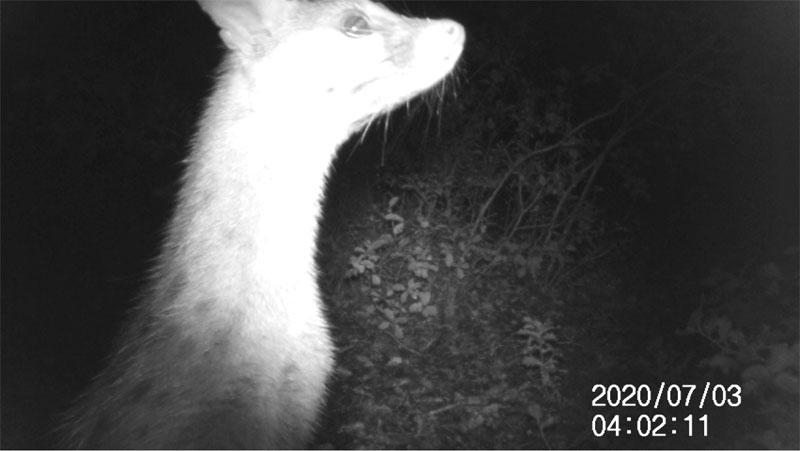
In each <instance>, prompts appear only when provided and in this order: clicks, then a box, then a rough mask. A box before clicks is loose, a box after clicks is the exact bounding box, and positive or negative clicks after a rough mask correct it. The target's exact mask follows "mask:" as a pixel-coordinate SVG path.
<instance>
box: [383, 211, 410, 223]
mask: <svg viewBox="0 0 800 451" xmlns="http://www.w3.org/2000/svg"><path fill="white" fill-rule="evenodd" d="M383 219H385V220H387V221H396V222H404V221H405V219H403V217H402V216H400V215H398V214H396V213H386V214H385V215H384V216H383Z"/></svg>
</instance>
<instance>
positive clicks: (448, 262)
mask: <svg viewBox="0 0 800 451" xmlns="http://www.w3.org/2000/svg"><path fill="white" fill-rule="evenodd" d="M351 258H352V257H351ZM454 260H455V259H454V258H453V254H452V253H450V252H446V253H445V255H444V265H445V266H447V267H448V268H449V267H451V266H453V261H454Z"/></svg>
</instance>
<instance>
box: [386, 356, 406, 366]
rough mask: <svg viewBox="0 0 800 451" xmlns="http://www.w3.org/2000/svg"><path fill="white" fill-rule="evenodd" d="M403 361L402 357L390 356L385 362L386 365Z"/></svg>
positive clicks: (398, 363) (399, 363)
mask: <svg viewBox="0 0 800 451" xmlns="http://www.w3.org/2000/svg"><path fill="white" fill-rule="evenodd" d="M402 363H403V358H402V357H392V358H391V359H389V362H387V363H386V366H397V365H401V364H402Z"/></svg>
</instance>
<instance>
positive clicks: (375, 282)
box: [372, 274, 381, 287]
mask: <svg viewBox="0 0 800 451" xmlns="http://www.w3.org/2000/svg"><path fill="white" fill-rule="evenodd" d="M380 284H381V276H379V275H377V274H373V275H372V285H374V286H376V287H377V286H379V285H380Z"/></svg>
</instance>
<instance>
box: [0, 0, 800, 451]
mask: <svg viewBox="0 0 800 451" xmlns="http://www.w3.org/2000/svg"><path fill="white" fill-rule="evenodd" d="M391 3H392V4H393V5H394V6H393V7H394V9H397V10H401V11H406V10H407V11H410V12H411V13H413V14H415V15H430V16H442V17H444V16H446V17H451V18H453V19H455V20H458V21H460V22H462V23H463V24H464V25H465V27H466V29H467V36H468V37H467V48H466V50H465V53H464V60H463V61H462V63H461V64H462V67H461V68H460V69H459V77H460V78H459V83H460V85H461V86H462V87H463V86H464V85H465V84H468V83H469V82H470V76H471V75H472V74H475V73H476V72H477V71H479V70H480V63H481V61H480V60H479V58H478V56H477V55H476V53H473V52H477V51H476V50H475V49H476V48H479V47H480V46H483V47H486V46H487V45H490V44H489V43H491V42H493V40H503V39H505V40H508V39H509V36H514V37H515V38H513V39H516V41H515V45H516V53H517V55H518V56H519V57H520V58H521V59H522V61H524V66H523V67H524V70H526V71H529V72H528V73H526V75H525V76H528V75H529V76H530V77H532V78H535V79H537V80H538V79H541V80H547V79H551V78H552V77H553V75H552V74H553V73H555V72H556V71H557V70H558V69H560V68H565V69H567V70H569V71H577V70H580V68H581V67H584V66H587V65H594V64H608V65H609V66H610V67H612V69H613V70H615V71H617V72H619V73H627V74H628V75H630V78H631V79H632V80H635V81H638V82H646V81H647V80H648V79H649V78H650V77H652V76H653V75H656V74H658V73H659V71H660V70H661V68H662V67H663V68H666V67H668V66H669V65H670V62H669V61H662V60H660V59H659V57H658V55H652V56H651V58H649V59H642V58H639V59H637V60H636V61H633V60H626V55H625V54H624V53H620V51H619V48H616V47H615V46H614V45H613V44H614V42H615V39H617V40H625V39H635V38H636V36H633V37H631V36H626V34H625V33H626V31H627V30H626V29H624V25H623V24H625V23H627V21H630V20H631V17H632V15H633V14H634V12H635V10H636V8H643V9H644V10H646V12H644V13H642V14H644V16H645V17H646V18H647V19H648V20H653V18H654V17H657V15H656V14H657V13H654V12H652V11H651V10H652V9H655V10H657V11H658V8H661V9H662V10H663V11H666V12H669V13H674V14H676V15H679V16H680V15H682V16H685V17H690V18H696V19H697V20H698V21H701V22H702V21H704V20H708V22H709V24H712V25H715V26H716V25H719V26H723V27H724V26H727V27H728V28H726V29H725V31H726V33H728V35H732V36H735V38H734V39H732V40H729V41H727V46H726V47H725V48H720V49H719V52H720V54H719V55H720V58H723V57H724V58H725V61H726V62H725V64H724V65H722V66H721V67H722V69H719V67H718V68H717V69H716V70H722V71H724V73H722V74H716V73H708V74H705V75H707V76H708V82H709V84H711V83H714V82H715V81H717V80H724V81H726V82H729V83H731V85H732V87H731V89H729V90H728V91H727V92H729V93H733V94H734V95H732V96H731V102H732V103H731V108H730V109H729V110H728V111H726V110H721V111H719V110H717V111H712V110H710V109H709V105H711V104H712V103H709V102H703V101H701V100H700V99H698V101H697V103H696V107H695V106H693V104H692V102H689V101H687V99H676V100H674V102H675V107H674V109H678V110H680V111H681V114H680V117H679V120H677V119H676V120H675V121H673V122H672V124H673V125H676V124H679V125H681V127H683V130H685V131H686V135H685V136H686V142H685V143H684V144H685V145H683V146H682V147H676V148H671V149H668V150H665V151H662V152H661V153H659V154H658V155H657V156H655V155H654V156H653V158H652V159H651V160H650V164H649V165H645V168H646V173H645V176H646V179H647V182H648V186H649V192H650V194H651V197H652V198H651V200H650V201H649V202H643V203H641V204H638V205H636V206H635V207H630V208H627V207H629V206H626V205H617V206H616V207H619V211H620V212H621V213H620V214H632V215H634V216H635V217H636V218H638V220H639V222H638V225H637V227H639V230H638V231H637V232H638V233H637V236H638V240H639V242H640V243H641V247H640V249H641V252H642V253H646V254H647V258H648V259H650V261H652V262H653V265H654V268H656V267H658V268H659V269H664V268H667V270H671V271H675V272H682V271H690V272H691V271H697V272H701V271H703V270H707V269H708V268H710V267H712V266H714V265H723V266H724V265H739V264H747V263H749V262H755V261H763V260H765V259H769V258H771V256H773V255H778V254H781V253H782V252H783V251H784V250H785V249H786V248H787V247H790V246H797V243H798V233H800V232H799V230H800V229H799V227H800V225H799V224H800V219H799V218H798V216H799V214H798V209H799V205H800V187H799V186H798V173H799V171H800V169H799V168H800V162H799V158H798V156H799V155H800V151H799V149H800V144H799V142H798V135H799V131H798V130H799V124H800V116H799V114H798V111H799V108H798V98H799V96H800V95H799V94H798V80H799V78H798V67H799V65H798V52H799V51H800V50H799V47H798V3H797V2H788V1H787V2H674V3H671V4H669V5H666V4H661V3H650V2H624V3H614V2H609V3H593V2H565V3H558V4H555V3H546V2H499V1H498V2H478V1H476V2H456V1H453V2H402V3H401V2H391ZM640 3H643V4H644V5H641V4H640ZM0 19H1V20H2V26H1V27H0V31H1V32H2V40H1V42H0V45H1V46H2V47H1V52H0V58H1V60H0V70H2V72H1V73H0V75H1V78H0V81H1V82H2V85H1V90H0V94H1V95H2V98H1V99H0V107H1V108H2V111H1V113H2V116H1V119H2V124H1V125H2V128H0V133H2V136H1V138H2V166H1V168H2V174H1V175H2V179H1V180H2V204H1V205H2V289H3V292H2V295H3V297H2V309H3V313H2V357H3V364H2V368H3V374H2V376H3V377H2V380H3V393H2V395H3V406H2V415H3V417H2V423H3V445H4V447H8V446H10V447H26V446H47V444H48V443H49V442H48V441H47V440H48V439H47V438H46V436H45V435H44V434H42V432H41V431H43V430H47V429H48V428H49V427H51V426H52V424H53V418H54V416H53V415H54V414H55V413H56V412H58V411H60V410H61V409H63V407H64V406H65V405H66V403H67V402H68V401H69V399H71V398H72V397H73V396H74V395H75V394H76V393H77V391H78V390H79V388H80V387H81V386H82V385H83V384H84V383H85V381H86V380H88V377H90V375H91V374H94V373H95V372H96V370H97V368H98V365H99V363H98V362H99V358H100V356H102V355H104V354H105V352H106V349H107V348H105V347H104V346H99V347H98V346H94V348H93V345H96V343H94V342H95V341H96V340H98V339H97V338H96V336H95V335H93V334H91V333H89V332H88V331H81V327H80V326H73V327H72V328H71V329H69V330H64V329H63V327H61V326H62V324H63V323H65V322H67V323H70V324H80V323H81V315H87V314H92V315H94V314H97V315H104V314H108V315H111V316H112V317H115V315H117V316H116V317H117V318H118V317H119V316H118V315H120V313H119V312H118V308H112V307H109V306H107V305H106V304H104V303H103V302H102V301H101V299H104V298H108V297H109V296H111V297H113V298H115V299H119V298H129V297H130V296H131V295H132V294H133V293H135V292H136V289H137V287H138V282H139V280H140V278H138V277H137V276H133V275H135V274H140V273H141V271H142V270H143V269H144V268H145V267H146V265H147V259H148V258H150V257H152V256H153V249H154V248H155V246H156V244H157V242H158V235H157V234H154V233H153V231H157V230H159V228H160V227H161V225H162V224H163V221H164V219H165V216H164V214H165V212H166V211H167V207H166V206H168V205H169V200H168V199H169V196H170V194H169V193H170V192H171V188H170V186H171V185H170V184H171V183H172V182H173V181H174V180H175V178H176V175H177V174H178V172H179V169H178V168H179V166H178V164H177V162H178V161H179V160H180V158H181V157H182V155H183V152H184V150H185V148H186V147H185V146H186V144H185V143H186V140H187V139H188V138H189V136H190V134H191V131H192V127H193V123H194V120H195V118H196V117H197V114H198V113H199V109H200V107H201V106H202V100H203V98H204V96H205V95H206V93H207V92H208V91H209V89H210V87H211V84H212V82H213V73H214V68H215V66H216V64H217V62H218V61H219V58H220V56H221V47H220V44H219V40H218V37H217V34H216V30H215V29H214V27H213V25H212V23H211V21H209V20H208V19H207V17H206V16H205V15H204V14H203V13H202V12H201V11H200V9H199V8H198V7H197V5H196V4H194V3H191V2H147V3H132V2H69V1H65V2H11V1H2V2H0ZM684 31H686V30H680V29H674V28H671V27H670V24H669V23H667V22H664V23H661V22H659V21H658V20H654V21H653V27H652V29H651V32H650V33H649V34H648V35H647V36H646V39H648V40H652V41H655V42H657V43H659V44H663V43H668V42H670V41H673V40H674V41H675V42H676V43H685V42H687V41H688V42H691V41H692V40H693V39H697V40H701V39H702V36H699V35H698V36H696V37H695V36H692V35H688V34H683V32H684ZM693 32H697V28H694V29H690V30H689V31H687V33H693ZM617 42H619V41H617ZM645 44H646V43H645V42H642V45H645ZM676 45H677V44H676ZM656 47H657V46H656ZM711 89H713V88H712V87H709V90H711ZM754 93H757V94H754ZM736 94H738V95H736ZM593 96H597V97H598V98H599V97H602V93H591V94H590V95H588V96H587V98H594V97H593ZM659 101H661V102H665V104H669V103H670V102H672V100H671V99H660V100H659ZM737 102H738V103H737ZM588 103H589V102H587V104H588ZM589 108H590V106H587V111H588V110H589ZM585 116H588V114H587V115H585ZM732 117H733V119H731V118H732ZM721 118H725V120H722V119H721ZM728 119H731V120H728ZM734 119H735V120H734ZM498 120H502V119H498ZM731 124H738V125H735V126H733V125H731ZM653 129H655V127H654V128H653ZM121 130H122V131H123V132H120V131H121ZM648 133H649V132H648ZM120 135H121V136H124V137H125V140H124V141H123V142H120V140H119V139H118V138H117V136H120ZM636 138H637V140H639V141H643V142H646V141H647V140H648V139H649V136H647V135H640V136H636ZM175 142H178V143H184V144H183V145H182V146H183V147H180V146H178V147H177V148H176V146H175V144H174V143H175ZM647 158H649V157H645V159H647ZM656 162H657V163H656ZM159 187H167V188H165V192H166V194H164V195H163V197H159V196H154V195H152V194H151V193H153V192H154V191H158V189H157V188H159ZM144 192H146V193H148V194H147V195H144V194H142V193H144ZM609 205H611V206H614V202H613V199H612V200H611V201H609ZM795 257H796V254H795ZM98 267H99V268H98ZM109 274H112V275H114V274H115V275H118V276H119V277H120V278H121V279H122V280H120V281H117V283H115V284H113V285H111V287H105V288H102V289H101V288H97V287H96V286H95V285H96V284H95V281H96V280H97V279H98V278H103V277H107V276H108V275H109ZM128 275H132V276H130V277H128ZM109 291H111V292H112V293H109ZM78 303H83V304H87V305H88V307H82V308H83V309H84V310H79V311H78V313H76V310H74V309H73V308H72V307H71V305H74V304H78ZM87 312H90V313H87ZM109 312H110V313H109ZM115 324H116V323H114V322H112V323H109V325H108V326H103V327H107V329H108V330H104V331H102V333H101V334H100V335H101V336H113V333H114V330H115V328H116V326H115ZM95 348H97V349H95ZM76 349H77V350H78V351H76ZM84 349H87V350H86V351H84ZM6 445H8V446H6Z"/></svg>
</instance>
